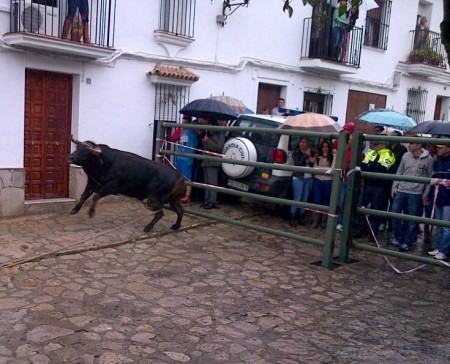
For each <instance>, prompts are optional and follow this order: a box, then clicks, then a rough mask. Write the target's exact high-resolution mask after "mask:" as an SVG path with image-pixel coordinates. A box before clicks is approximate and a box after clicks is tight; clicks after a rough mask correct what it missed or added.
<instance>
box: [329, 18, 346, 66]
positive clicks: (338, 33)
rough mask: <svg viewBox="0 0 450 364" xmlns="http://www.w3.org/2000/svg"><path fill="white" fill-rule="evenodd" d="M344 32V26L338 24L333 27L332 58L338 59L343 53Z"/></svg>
mask: <svg viewBox="0 0 450 364" xmlns="http://www.w3.org/2000/svg"><path fill="white" fill-rule="evenodd" d="M344 33H345V29H344V27H341V26H336V27H333V28H331V58H332V59H334V60H336V61H337V60H338V59H339V54H340V53H341V47H342V41H343V40H344Z"/></svg>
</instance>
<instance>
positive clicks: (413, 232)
mask: <svg viewBox="0 0 450 364" xmlns="http://www.w3.org/2000/svg"><path fill="white" fill-rule="evenodd" d="M432 173H433V158H432V157H431V156H430V154H429V153H428V151H427V150H425V149H424V148H422V145H421V144H419V143H411V144H409V152H407V153H405V154H404V155H403V157H402V160H401V162H400V165H399V167H398V170H397V173H396V174H397V175H402V176H411V177H431V175H432ZM429 189H430V185H429V184H423V183H417V182H405V181H394V183H393V184H392V191H391V192H392V198H393V199H394V201H393V203H392V212H395V213H402V212H403V213H405V212H407V213H408V214H409V215H412V216H422V213H423V201H424V200H425V198H426V197H427V196H428V192H429ZM392 224H393V227H394V237H393V238H392V239H390V240H389V242H388V244H390V245H394V246H396V247H399V250H400V251H408V250H409V249H410V248H411V245H412V244H413V243H414V241H415V240H416V238H417V234H418V233H419V223H417V222H414V221H402V220H400V219H394V218H393V219H392Z"/></svg>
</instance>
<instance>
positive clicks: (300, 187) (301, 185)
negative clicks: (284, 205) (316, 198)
mask: <svg viewBox="0 0 450 364" xmlns="http://www.w3.org/2000/svg"><path fill="white" fill-rule="evenodd" d="M311 182H312V178H292V191H293V193H294V201H298V202H308V197H309V189H310V186H311ZM297 209H298V207H297V206H291V215H295V214H296V213H297ZM304 214H305V209H302V208H300V216H302V215H304Z"/></svg>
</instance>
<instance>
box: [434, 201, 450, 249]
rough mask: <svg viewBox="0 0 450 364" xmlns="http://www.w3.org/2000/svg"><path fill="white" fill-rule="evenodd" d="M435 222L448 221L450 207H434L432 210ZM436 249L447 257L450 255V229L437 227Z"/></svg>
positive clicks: (449, 219) (449, 218)
mask: <svg viewBox="0 0 450 364" xmlns="http://www.w3.org/2000/svg"><path fill="white" fill-rule="evenodd" d="M434 216H435V218H436V220H443V221H450V206H436V207H435V208H434ZM436 249H437V250H439V251H440V252H441V253H443V254H445V255H446V256H449V254H450V228H448V227H442V226H438V228H437V234H436Z"/></svg>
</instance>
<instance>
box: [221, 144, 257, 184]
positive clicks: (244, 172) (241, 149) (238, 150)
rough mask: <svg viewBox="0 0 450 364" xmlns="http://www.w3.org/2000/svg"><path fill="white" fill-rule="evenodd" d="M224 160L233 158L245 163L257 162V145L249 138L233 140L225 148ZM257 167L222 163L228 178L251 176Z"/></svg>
mask: <svg viewBox="0 0 450 364" xmlns="http://www.w3.org/2000/svg"><path fill="white" fill-rule="evenodd" d="M223 155H224V158H231V159H236V160H240V161H243V162H256V161H257V152H256V148H255V145H254V144H253V143H252V142H251V141H250V140H249V139H247V138H240V137H238V138H231V139H229V140H227V141H226V142H225V144H224V146H223ZM254 169H255V167H252V166H244V165H241V164H231V163H222V170H223V171H224V172H225V174H226V175H227V176H228V177H231V178H236V179H237V178H244V177H247V176H248V175H250V174H251V173H252V172H253V170H254Z"/></svg>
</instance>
